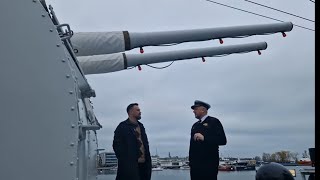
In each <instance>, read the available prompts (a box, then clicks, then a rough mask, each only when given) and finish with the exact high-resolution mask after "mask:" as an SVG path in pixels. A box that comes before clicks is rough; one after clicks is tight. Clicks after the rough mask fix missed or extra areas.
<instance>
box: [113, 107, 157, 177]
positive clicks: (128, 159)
mask: <svg viewBox="0 0 320 180" xmlns="http://www.w3.org/2000/svg"><path fill="white" fill-rule="evenodd" d="M127 113H128V116H129V117H128V119H127V120H125V121H122V122H121V123H120V124H119V125H118V126H117V128H116V130H115V131H114V139H113V145H112V146H113V150H114V152H115V154H116V156H117V159H118V170H117V177H116V180H150V179H151V168H152V165H151V156H150V151H149V142H148V138H147V134H146V131H145V128H144V126H143V124H142V123H140V122H139V120H140V119H141V112H140V108H139V106H138V104H137V103H132V104H130V105H129V106H128V107H127Z"/></svg>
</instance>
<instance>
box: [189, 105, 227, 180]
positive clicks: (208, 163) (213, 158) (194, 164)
mask: <svg viewBox="0 0 320 180" xmlns="http://www.w3.org/2000/svg"><path fill="white" fill-rule="evenodd" d="M209 108H210V105H209V104H208V103H205V102H203V101H198V100H196V101H195V102H194V105H193V106H191V109H193V113H194V114H195V118H197V119H199V121H197V122H196V123H194V124H193V126H192V129H191V138H190V148H189V165H190V176H191V180H216V179H217V176H218V166H219V146H221V145H226V144H227V139H226V136H225V133H224V130H223V127H222V124H221V122H220V121H219V119H217V118H214V117H210V116H208V115H207V113H208V109H209Z"/></svg>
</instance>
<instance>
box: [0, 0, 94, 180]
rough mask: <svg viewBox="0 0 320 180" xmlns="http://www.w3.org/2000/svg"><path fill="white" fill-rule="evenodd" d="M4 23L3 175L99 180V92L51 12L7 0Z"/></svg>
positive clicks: (0, 15) (2, 7)
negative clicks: (95, 108)
mask: <svg viewBox="0 0 320 180" xmlns="http://www.w3.org/2000/svg"><path fill="white" fill-rule="evenodd" d="M0 23H1V24H2V25H3V27H2V28H1V33H0V39H1V41H0V57H1V58H0V83H1V88H0V93H1V94H2V95H3V96H2V102H1V107H0V109H1V116H2V118H1V121H0V140H1V148H0V159H1V161H0V179H1V180H2V179H13V180H25V179H34V180H43V179H46V180H57V179H70V180H76V179H79V180H87V179H90V180H91V179H95V178H96V175H97V173H96V167H95V164H96V163H95V161H96V159H95V158H94V157H96V156H97V153H96V149H97V148H98V145H97V141H96V134H95V130H97V129H99V128H100V127H99V126H98V125H97V122H96V120H95V117H94V116H93V115H92V113H93V112H92V107H91V106H88V105H87V103H83V101H86V99H87V97H91V96H92V95H94V91H93V90H92V89H91V88H90V86H89V84H88V83H87V81H86V78H85V77H84V76H83V74H82V73H81V70H80V69H79V68H78V66H77V65H76V61H74V59H73V58H72V56H71V55H70V52H69V51H68V50H67V48H66V46H65V44H64V43H63V42H62V41H61V39H60V37H59V34H58V33H57V30H56V26H55V25H54V24H53V22H52V20H51V19H50V16H49V14H48V12H47V11H46V10H45V9H44V8H43V6H42V4H41V3H40V2H39V1H36V0H15V1H12V0H2V1H0ZM80 102H81V103H80ZM88 114H91V115H88ZM90 117H91V119H88V118H90ZM82 127H84V128H82ZM83 134H84V135H86V134H91V135H88V136H82V137H81V138H79V137H80V136H81V135H83ZM87 140H88V141H87ZM88 157H90V159H89V160H87V159H88ZM88 163H91V164H94V165H88Z"/></svg>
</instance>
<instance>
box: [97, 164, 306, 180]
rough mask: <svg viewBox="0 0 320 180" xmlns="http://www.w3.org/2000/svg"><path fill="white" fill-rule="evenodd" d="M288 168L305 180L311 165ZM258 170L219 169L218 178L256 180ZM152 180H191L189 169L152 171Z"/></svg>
mask: <svg viewBox="0 0 320 180" xmlns="http://www.w3.org/2000/svg"><path fill="white" fill-rule="evenodd" d="M286 167H287V168H288V169H295V170H296V177H295V180H303V179H302V176H301V174H300V169H303V168H310V167H309V166H286ZM255 175H256V171H229V172H226V171H219V174H218V180H255ZM115 178H116V174H101V175H99V176H98V180H115ZM151 180H190V174H189V170H175V169H164V170H162V171H152V177H151Z"/></svg>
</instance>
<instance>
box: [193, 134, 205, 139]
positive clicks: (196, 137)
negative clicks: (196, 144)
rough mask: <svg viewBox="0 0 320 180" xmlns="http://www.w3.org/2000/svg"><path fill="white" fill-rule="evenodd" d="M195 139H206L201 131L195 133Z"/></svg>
mask: <svg viewBox="0 0 320 180" xmlns="http://www.w3.org/2000/svg"><path fill="white" fill-rule="evenodd" d="M193 139H194V140H195V141H204V136H203V135H202V134H201V133H195V134H194V136H193Z"/></svg>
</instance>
